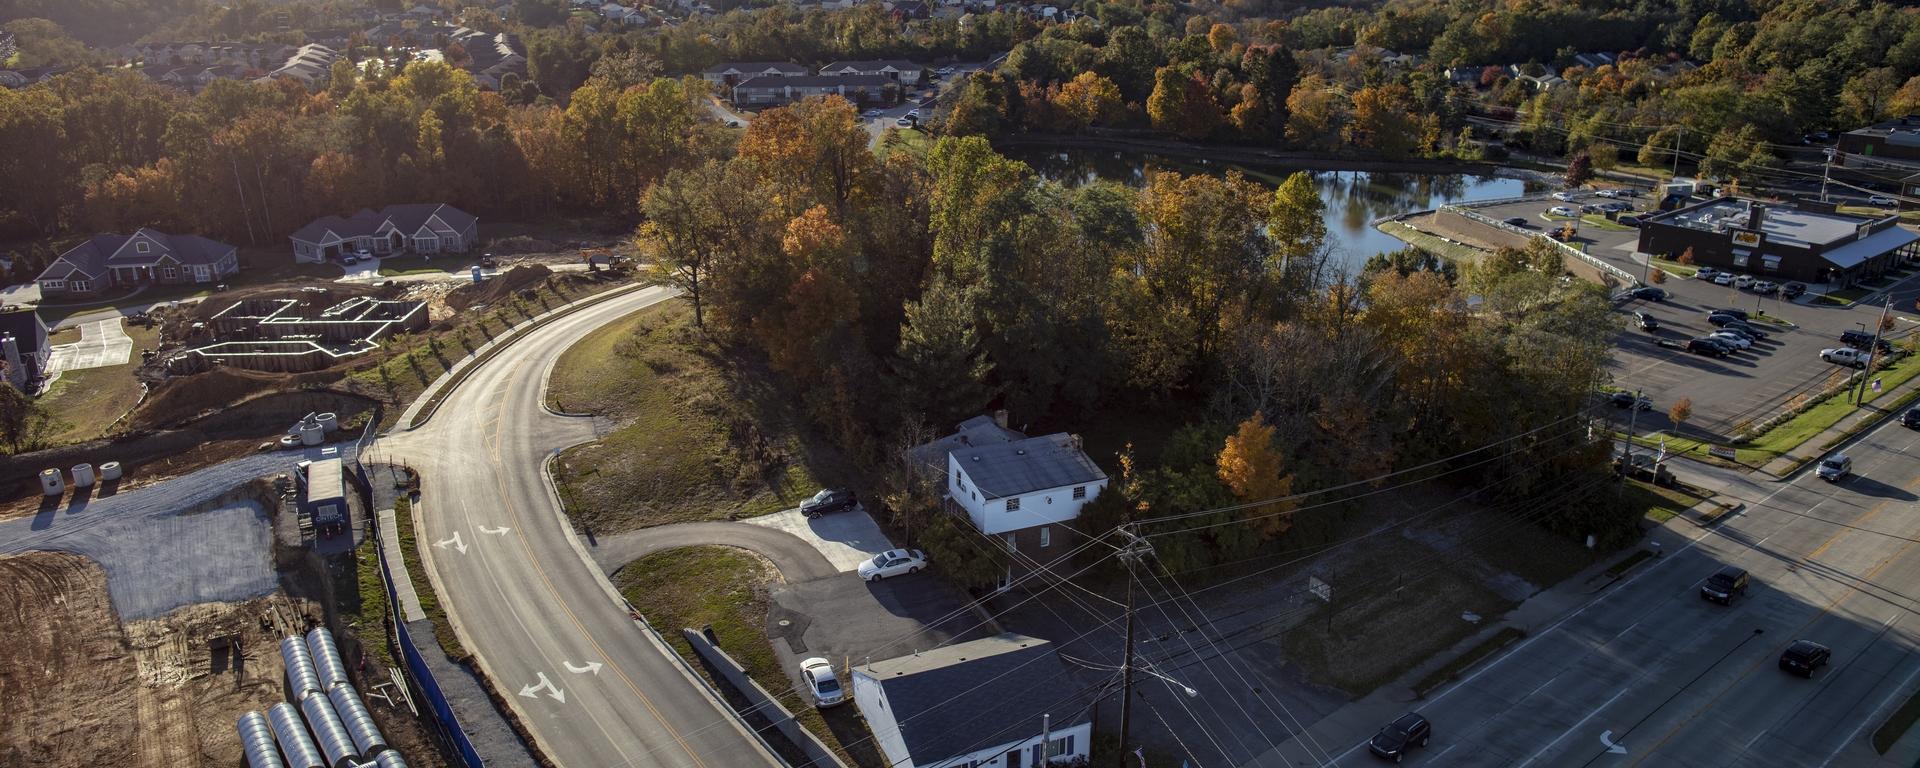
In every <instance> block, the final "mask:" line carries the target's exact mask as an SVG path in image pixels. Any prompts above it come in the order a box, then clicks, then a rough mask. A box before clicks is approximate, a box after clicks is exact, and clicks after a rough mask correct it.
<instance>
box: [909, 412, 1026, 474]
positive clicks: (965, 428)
mask: <svg viewBox="0 0 1920 768" xmlns="http://www.w3.org/2000/svg"><path fill="white" fill-rule="evenodd" d="M1025 439H1027V436H1026V435H1024V434H1022V433H1020V432H1017V431H1015V430H1011V429H1003V428H1001V426H1000V425H999V424H995V423H994V421H993V419H992V418H991V417H988V416H975V417H973V418H971V419H967V420H966V421H963V422H960V425H959V426H957V427H954V428H953V434H951V435H947V436H946V437H943V438H940V439H938V440H935V441H933V442H930V443H926V444H924V445H916V446H914V447H912V448H909V449H907V454H908V455H909V456H911V457H913V463H914V464H915V465H916V466H919V467H921V468H922V469H925V470H927V471H929V472H932V473H934V474H936V475H945V474H946V473H947V454H949V453H952V452H954V451H958V450H964V449H966V448H968V447H971V446H975V445H990V444H993V443H1011V442H1013V441H1015V440H1025Z"/></svg>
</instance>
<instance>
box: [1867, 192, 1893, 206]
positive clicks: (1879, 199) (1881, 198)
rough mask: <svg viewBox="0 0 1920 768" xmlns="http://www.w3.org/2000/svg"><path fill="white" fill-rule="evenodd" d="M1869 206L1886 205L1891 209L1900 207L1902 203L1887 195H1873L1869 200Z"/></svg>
mask: <svg viewBox="0 0 1920 768" xmlns="http://www.w3.org/2000/svg"><path fill="white" fill-rule="evenodd" d="M1867 204H1868V205H1884V206H1887V207H1889V208H1891V207H1893V206H1896V205H1899V204H1900V201H1898V200H1895V199H1893V198H1891V197H1888V196H1886V195H1872V196H1869V197H1868V198H1867Z"/></svg>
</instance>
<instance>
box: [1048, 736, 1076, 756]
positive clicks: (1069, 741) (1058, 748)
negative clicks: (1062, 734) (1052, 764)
mask: <svg viewBox="0 0 1920 768" xmlns="http://www.w3.org/2000/svg"><path fill="white" fill-rule="evenodd" d="M1071 754H1073V734H1067V737H1066V738H1064V739H1054V740H1053V741H1052V742H1049V743H1048V744H1047V757H1059V756H1061V755H1071Z"/></svg>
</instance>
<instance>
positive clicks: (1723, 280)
mask: <svg viewBox="0 0 1920 768" xmlns="http://www.w3.org/2000/svg"><path fill="white" fill-rule="evenodd" d="M1713 284H1714V285H1733V273H1732V272H1721V273H1718V274H1716V275H1714V276H1713Z"/></svg>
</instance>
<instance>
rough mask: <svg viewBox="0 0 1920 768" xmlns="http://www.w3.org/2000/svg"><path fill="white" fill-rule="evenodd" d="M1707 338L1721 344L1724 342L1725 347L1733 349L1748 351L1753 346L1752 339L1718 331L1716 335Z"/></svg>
mask: <svg viewBox="0 0 1920 768" xmlns="http://www.w3.org/2000/svg"><path fill="white" fill-rule="evenodd" d="M1707 338H1709V339H1717V340H1719V341H1721V342H1724V343H1725V344H1726V345H1727V346H1730V347H1733V348H1734V349H1748V348H1750V347H1752V346H1753V340H1752V339H1749V338H1747V337H1745V336H1742V335H1740V334H1737V333H1728V332H1726V331H1720V332H1718V333H1714V334H1712V335H1709V336H1707Z"/></svg>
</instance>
